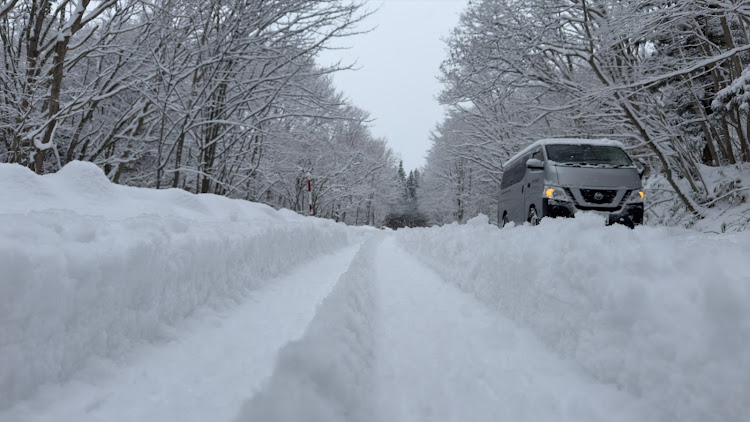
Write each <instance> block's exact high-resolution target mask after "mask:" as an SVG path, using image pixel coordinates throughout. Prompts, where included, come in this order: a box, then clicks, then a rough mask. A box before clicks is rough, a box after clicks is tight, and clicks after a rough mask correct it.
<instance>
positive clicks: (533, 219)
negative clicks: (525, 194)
mask: <svg viewBox="0 0 750 422" xmlns="http://www.w3.org/2000/svg"><path fill="white" fill-rule="evenodd" d="M539 220H540V218H539V214H537V212H536V208H535V207H534V206H532V207H531V208H529V219H528V221H529V224H531V225H532V226H536V225H538V224H539Z"/></svg>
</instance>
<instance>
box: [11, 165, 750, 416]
mask: <svg viewBox="0 0 750 422" xmlns="http://www.w3.org/2000/svg"><path fill="white" fill-rule="evenodd" d="M0 193H1V194H2V201H0V421H2V422H5V421H14V422H16V421H50V420H76V421H118V420H123V421H125V420H142V421H164V420H185V421H191V420H195V421H198V420H217V421H230V420H234V421H261V420H262V421H300V420H304V421H326V422H335V421H364V422H368V421H373V422H374V421H513V422H517V421H603V420H607V421H610V420H611V421H665V422H666V421H676V420H679V421H688V422H690V421H695V422H698V421H707V420H711V421H722V422H744V421H747V420H750V400H748V399H747V398H748V397H750V270H748V268H747V257H748V253H750V252H748V251H750V233H734V234H721V235H720V234H706V233H699V232H696V231H690V230H684V229H674V228H664V227H638V228H636V229H635V230H629V229H627V228H625V227H620V226H614V227H605V226H604V224H603V221H602V220H601V219H600V218H598V217H596V216H589V215H585V214H583V215H579V216H578V217H577V218H575V219H571V220H543V221H542V224H541V225H540V226H538V227H529V226H519V227H510V226H509V227H506V228H504V229H502V230H501V229H498V228H497V227H495V226H492V225H489V224H488V223H487V218H486V217H483V216H480V217H478V218H475V219H473V220H471V221H470V222H469V223H468V224H465V225H457V224H454V225H449V226H445V227H435V228H428V229H407V230H398V231H396V232H392V231H379V230H372V229H361V228H351V227H344V226H342V225H340V224H335V223H332V222H329V221H323V220H320V219H314V218H305V217H301V216H297V215H296V214H294V213H291V212H289V211H275V210H273V209H271V208H268V207H265V206H262V205H258V204H250V203H247V202H244V201H233V200H229V199H226V198H221V197H216V196H213V195H190V194H188V193H185V192H182V191H178V190H166V191H154V190H145V189H135V188H127V187H122V186H115V185H112V184H110V183H109V182H108V181H107V180H106V178H105V177H104V176H103V174H102V173H101V171H99V170H98V169H97V168H96V167H94V166H91V165H87V164H84V163H73V164H72V165H69V166H66V167H65V168H64V169H63V171H61V172H59V173H58V174H55V175H49V176H43V177H40V176H36V175H34V174H32V173H31V172H29V171H28V170H26V169H24V168H21V167H18V166H9V165H0Z"/></svg>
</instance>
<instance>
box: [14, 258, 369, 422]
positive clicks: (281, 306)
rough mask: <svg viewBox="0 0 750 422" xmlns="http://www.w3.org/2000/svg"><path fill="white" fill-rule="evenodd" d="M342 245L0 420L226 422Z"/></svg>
mask: <svg viewBox="0 0 750 422" xmlns="http://www.w3.org/2000/svg"><path fill="white" fill-rule="evenodd" d="M358 248H359V247H358V246H357V245H355V246H350V247H347V248H344V249H342V250H340V251H339V252H337V253H334V254H331V255H324V256H321V257H319V258H318V259H316V260H315V261H314V262H308V263H305V264H303V265H301V266H299V267H297V268H295V269H294V270H292V271H291V272H290V273H289V274H287V275H284V276H282V277H279V278H278V279H275V280H273V282H271V283H269V284H268V285H267V286H266V287H264V288H262V289H259V290H257V291H253V292H251V293H250V294H248V295H247V297H244V298H243V303H242V304H240V305H238V306H237V307H235V308H232V309H228V310H225V311H223V312H221V313H219V314H217V313H216V312H215V311H212V310H209V309H205V310H203V311H202V312H201V313H200V315H196V317H194V318H191V319H190V320H188V321H186V322H185V323H184V324H181V326H180V327H178V328H177V329H176V332H175V340H174V341H173V342H171V343H168V344H158V345H149V346H141V348H140V349H139V350H138V351H137V353H134V355H133V356H131V358H129V359H128V362H127V363H124V364H122V366H120V364H113V363H112V362H106V361H102V362H101V363H100V365H99V366H98V367H92V368H89V369H88V370H87V371H85V373H82V374H80V375H79V376H77V377H76V379H75V380H73V381H71V382H68V383H64V384H61V385H47V386H45V387H44V388H42V389H41V391H40V392H39V394H37V395H36V396H34V397H32V398H31V399H29V400H26V401H24V402H21V403H20V404H18V405H17V406H15V407H14V408H11V409H9V410H7V411H3V412H0V421H14V422H30V421H39V422H41V421H77V422H87V421H106V422H119V421H122V422H131V421H181V422H191V421H194V422H204V421H228V420H231V419H232V418H233V417H234V416H235V415H236V414H237V411H238V409H239V408H240V407H241V406H242V403H243V402H244V401H245V400H246V399H247V397H248V396H249V395H250V394H251V393H252V392H253V391H254V390H255V389H257V388H258V387H259V386H260V385H261V383H262V381H263V380H264V379H266V378H267V377H269V376H270V375H271V370H272V368H273V362H274V359H275V357H276V354H277V353H278V351H279V349H281V348H282V347H283V346H284V345H285V344H286V343H287V342H288V341H289V340H290V339H295V338H299V337H300V336H302V335H303V333H304V330H305V327H306V326H307V325H308V324H309V322H310V321H311V320H312V319H313V316H314V315H315V309H316V306H317V305H318V304H319V303H320V302H321V301H322V300H324V298H325V297H326V296H327V295H328V294H329V293H330V292H331V289H332V288H333V286H334V285H335V284H336V281H337V280H338V279H339V276H340V275H341V274H342V273H343V272H344V271H345V269H346V268H347V267H348V266H349V263H350V262H351V260H352V258H353V257H354V255H355V253H356V252H357V250H358Z"/></svg>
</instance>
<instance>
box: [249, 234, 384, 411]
mask: <svg viewBox="0 0 750 422" xmlns="http://www.w3.org/2000/svg"><path fill="white" fill-rule="evenodd" d="M381 240H382V236H374V237H373V238H371V239H369V240H367V241H366V242H365V243H364V244H363V245H362V246H361V247H360V250H359V252H358V253H357V254H356V256H355V257H354V259H353V260H352V263H351V265H350V267H349V269H348V270H347V271H346V272H345V273H344V274H343V275H342V276H341V278H340V279H339V281H338V282H337V284H336V286H335V287H334V288H333V291H332V292H331V294H330V295H329V296H328V297H327V298H326V299H325V300H324V301H323V302H322V303H321V304H320V306H319V307H318V310H317V313H316V315H315V317H314V318H313V320H312V321H311V322H310V325H309V326H308V327H307V330H306V331H305V334H304V335H303V337H302V338H300V339H299V340H297V341H293V342H290V343H289V344H287V345H286V346H284V347H283V348H282V349H281V351H280V352H279V355H278V357H277V361H276V365H275V368H274V372H273V375H272V376H271V378H270V379H269V380H268V382H267V383H266V385H265V386H264V388H262V390H261V391H259V392H257V393H256V394H255V395H254V396H253V397H252V398H250V399H249V400H248V401H247V402H246V403H245V404H244V406H243V407H242V409H241V411H240V413H239V415H238V417H237V419H236V420H237V421H275V422H285V421H300V420H304V421H308V422H318V421H320V422H336V421H362V420H365V419H366V417H367V414H368V412H367V401H366V400H367V399H366V398H367V397H368V395H369V394H368V393H369V392H370V390H371V388H372V386H371V382H372V370H373V365H374V356H373V350H374V343H375V338H374V332H375V329H374V321H375V313H376V300H375V297H376V295H375V286H374V283H375V271H374V268H373V267H374V258H373V256H374V255H375V251H376V248H377V246H378V244H379V243H380V242H381Z"/></svg>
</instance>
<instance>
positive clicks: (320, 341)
mask: <svg viewBox="0 0 750 422" xmlns="http://www.w3.org/2000/svg"><path fill="white" fill-rule="evenodd" d="M644 416H645V413H644V411H643V407H642V405H641V403H640V402H638V401H637V400H635V399H634V398H633V397H631V396H628V395H627V394H624V393H621V392H619V391H617V390H616V389H614V388H613V387H611V386H608V385H603V384H600V383H598V382H596V381H595V380H594V379H592V378H590V377H588V376H587V375H585V374H584V373H582V372H580V371H579V370H578V369H577V367H575V366H574V365H573V364H572V363H571V362H567V361H564V360H562V359H561V358H559V357H558V356H557V355H555V354H553V353H551V352H550V351H548V350H546V349H545V348H544V346H543V345H542V343H541V342H539V341H538V340H537V339H536V338H535V337H534V336H533V335H532V334H531V333H530V332H528V331H526V330H522V329H521V328H519V327H518V326H516V325H515V324H514V323H512V322H511V321H510V320H507V319H506V318H504V317H502V316H501V315H499V314H497V313H496V312H494V311H492V310H491V309H489V308H488V307H487V306H485V305H483V304H481V303H479V302H478V301H477V300H476V299H474V298H472V297H470V296H469V295H467V294H465V293H463V292H461V291H460V290H459V289H458V288H456V287H455V286H453V285H450V284H448V283H446V282H444V281H443V280H441V279H440V278H439V277H438V276H437V275H436V274H435V273H434V272H433V271H431V270H429V269H427V268H426V267H425V266H424V265H422V264H420V263H419V262H418V261H417V260H416V259H414V258H413V257H411V256H410V255H409V254H408V253H406V252H404V251H403V250H402V249H401V248H400V247H398V246H397V245H396V242H395V239H394V236H378V237H376V238H373V239H371V240H370V241H368V242H367V243H366V244H364V245H363V246H362V247H361V249H360V251H359V252H358V254H357V256H356V257H355V258H354V260H353V261H352V263H351V266H350V268H349V270H348V271H347V272H346V273H345V274H344V275H342V277H341V279H340V280H339V282H338V283H337V285H336V287H335V288H334V289H333V291H332V293H331V294H330V295H329V296H328V297H327V298H326V299H325V300H324V301H323V303H322V304H321V305H320V307H319V308H318V311H317V314H316V315H315V318H314V319H313V320H312V322H311V323H310V325H309V326H308V328H307V330H306V332H305V335H304V336H303V337H302V338H301V339H300V340H298V341H295V342H292V343H290V344H288V345H286V346H285V347H284V348H283V349H282V351H281V352H280V354H279V356H278V357H277V363H276V368H275V370H274V374H273V376H272V377H271V378H270V380H269V381H268V382H267V383H266V385H265V387H264V388H263V389H262V390H260V391H259V392H258V393H257V394H255V396H254V397H252V398H251V399H250V400H248V402H247V403H246V404H245V406H244V407H243V409H242V411H241V412H240V415H239V417H238V418H237V420H238V421H275V422H287V421H288V422H291V421H301V420H304V421H306V422H323V421H325V422H338V421H357V422H361V421H373V422H374V421H388V422H399V421H409V422H417V421H472V422H479V421H493V422H495V421H513V422H516V421H531V420H542V421H553V420H554V421H576V422H585V421H592V422H593V421H602V420H607V421H634V420H652V419H653V418H649V417H644Z"/></svg>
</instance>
